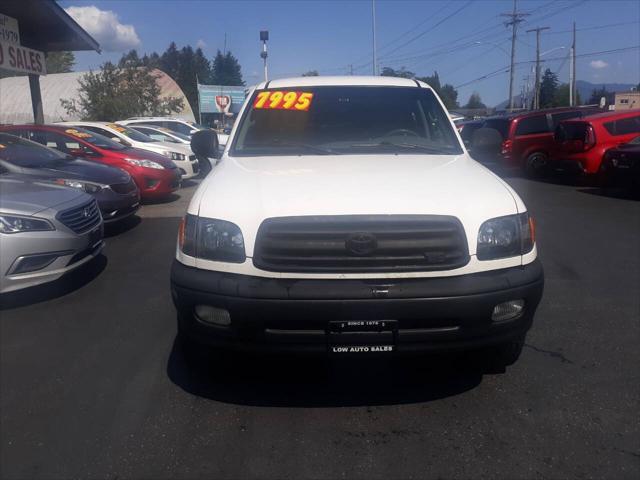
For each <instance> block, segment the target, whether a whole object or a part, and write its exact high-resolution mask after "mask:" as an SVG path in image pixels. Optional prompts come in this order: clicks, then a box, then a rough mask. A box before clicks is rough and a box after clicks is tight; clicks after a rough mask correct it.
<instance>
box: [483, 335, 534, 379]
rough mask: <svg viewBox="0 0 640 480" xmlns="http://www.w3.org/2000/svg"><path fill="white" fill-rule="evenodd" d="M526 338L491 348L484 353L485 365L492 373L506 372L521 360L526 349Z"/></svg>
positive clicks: (519, 338) (522, 337)
mask: <svg viewBox="0 0 640 480" xmlns="http://www.w3.org/2000/svg"><path fill="white" fill-rule="evenodd" d="M524 339H525V336H524V335H522V336H521V337H518V338H517V339H515V340H511V341H509V342H506V343H501V344H499V345H495V346H493V347H489V348H487V349H485V350H484V351H483V352H482V357H483V363H484V365H485V366H486V367H487V369H488V370H489V371H491V372H504V371H505V369H506V368H507V367H508V366H510V365H513V364H514V363H516V362H517V361H518V359H519V358H520V354H521V353H522V349H523V348H524Z"/></svg>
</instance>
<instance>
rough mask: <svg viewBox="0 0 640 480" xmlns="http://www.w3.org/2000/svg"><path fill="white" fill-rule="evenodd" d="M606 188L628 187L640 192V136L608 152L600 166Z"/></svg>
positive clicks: (602, 181) (602, 180)
mask: <svg viewBox="0 0 640 480" xmlns="http://www.w3.org/2000/svg"><path fill="white" fill-rule="evenodd" d="M600 175H601V177H602V178H601V183H602V185H603V186H605V187H615V186H626V187H630V188H631V189H632V190H635V191H640V136H637V137H635V138H634V139H633V140H631V141H630V142H628V143H623V144H622V145H619V146H618V147H615V148H612V149H610V150H608V151H607V152H606V153H605V154H604V159H603V160H602V164H601V166H600Z"/></svg>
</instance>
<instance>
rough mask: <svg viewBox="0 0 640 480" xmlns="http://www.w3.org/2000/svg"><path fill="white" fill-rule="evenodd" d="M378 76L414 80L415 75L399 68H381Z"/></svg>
mask: <svg viewBox="0 0 640 480" xmlns="http://www.w3.org/2000/svg"><path fill="white" fill-rule="evenodd" d="M380 75H381V76H383V77H400V78H415V76H416V74H415V73H413V72H412V71H410V70H407V69H405V68H404V67H401V68H400V69H399V70H394V69H393V68H391V67H383V68H382V72H380Z"/></svg>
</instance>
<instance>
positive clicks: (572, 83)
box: [569, 22, 578, 107]
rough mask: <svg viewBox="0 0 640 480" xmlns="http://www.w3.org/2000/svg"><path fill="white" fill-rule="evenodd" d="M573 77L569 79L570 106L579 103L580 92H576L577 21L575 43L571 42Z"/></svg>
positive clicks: (574, 27)
mask: <svg viewBox="0 0 640 480" xmlns="http://www.w3.org/2000/svg"><path fill="white" fill-rule="evenodd" d="M570 70H571V78H570V79H569V106H570V107H574V106H576V105H577V104H578V92H576V22H573V43H571V65H570Z"/></svg>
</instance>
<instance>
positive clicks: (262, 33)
mask: <svg viewBox="0 0 640 480" xmlns="http://www.w3.org/2000/svg"><path fill="white" fill-rule="evenodd" d="M260 40H261V41H262V52H260V57H261V58H262V59H263V60H264V81H265V82H267V81H269V74H268V71H267V40H269V30H260Z"/></svg>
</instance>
